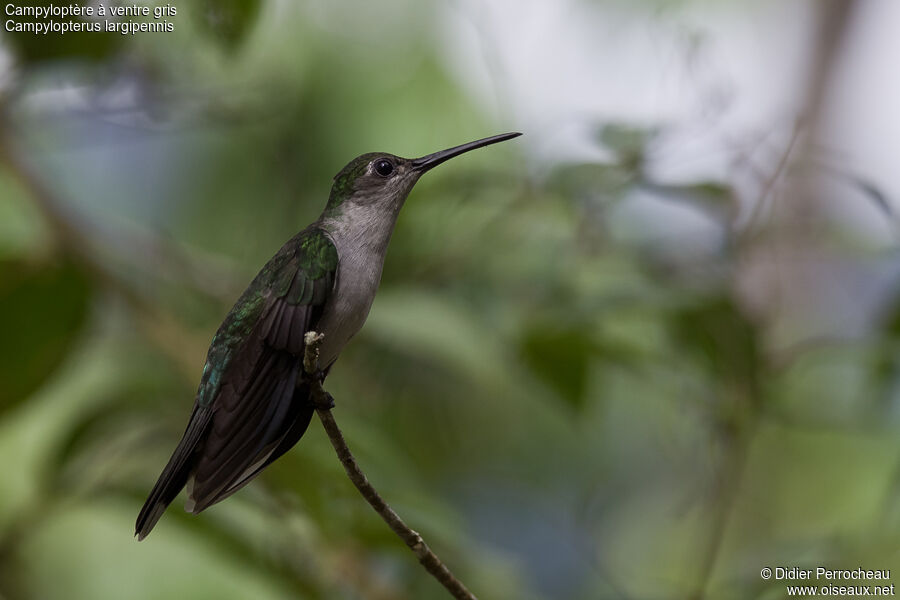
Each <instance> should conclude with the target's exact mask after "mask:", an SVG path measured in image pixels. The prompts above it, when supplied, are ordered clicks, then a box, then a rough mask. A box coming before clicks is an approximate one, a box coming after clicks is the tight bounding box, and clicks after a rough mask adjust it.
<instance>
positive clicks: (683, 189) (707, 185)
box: [642, 181, 734, 215]
mask: <svg viewBox="0 0 900 600" xmlns="http://www.w3.org/2000/svg"><path fill="white" fill-rule="evenodd" d="M642 186H643V187H644V188H645V189H647V190H649V191H651V192H654V193H655V194H658V195H659V197H660V198H662V199H663V200H671V201H677V202H685V203H688V204H693V205H694V206H696V207H697V208H699V209H701V210H702V211H703V212H705V213H712V214H713V215H722V214H723V213H728V212H730V211H731V210H733V209H734V192H733V190H732V189H731V186H729V185H727V184H725V183H722V182H718V181H701V182H698V183H691V184H687V185H666V184H657V183H653V182H648V181H644V182H642Z"/></svg>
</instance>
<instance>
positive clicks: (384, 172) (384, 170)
mask: <svg viewBox="0 0 900 600" xmlns="http://www.w3.org/2000/svg"><path fill="white" fill-rule="evenodd" d="M374 168H375V172H376V173H378V174H379V175H381V176H382V177H387V176H388V175H390V174H391V173H393V172H394V165H392V164H391V161H389V160H387V159H386V158H382V159H379V160H376V161H375V165H374Z"/></svg>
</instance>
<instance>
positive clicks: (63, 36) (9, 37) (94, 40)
mask: <svg viewBox="0 0 900 600" xmlns="http://www.w3.org/2000/svg"><path fill="white" fill-rule="evenodd" d="M16 4H17V6H23V7H24V6H28V7H33V6H37V7H40V8H47V7H50V6H51V5H54V3H53V2H50V0H36V1H31V2H20V3H16ZM56 4H57V5H58V4H60V3H56ZM64 4H66V5H68V3H64ZM85 5H86V3H85ZM96 15H97V11H96V7H95V9H94V16H95V18H96ZM3 19H4V23H6V24H7V25H6V26H7V27H15V25H14V24H18V25H22V26H25V25H27V26H33V25H34V24H40V25H41V26H43V25H54V26H60V25H62V24H68V23H69V22H70V21H71V22H73V23H78V24H82V23H84V24H93V23H98V24H99V25H100V26H102V25H103V22H102V18H101V21H93V20H91V19H90V18H87V17H86V18H84V19H82V18H80V17H79V16H70V17H65V18H63V17H59V16H50V17H48V18H46V19H45V18H37V17H33V16H15V15H4V17H3ZM9 21H12V22H13V23H14V24H9ZM125 37H126V36H123V35H122V34H120V33H113V32H110V33H106V32H93V31H70V32H66V33H59V32H49V33H39V34H35V33H34V32H33V31H15V30H13V31H8V32H7V33H6V34H5V35H4V40H5V41H6V42H8V43H9V44H11V45H12V47H13V48H14V49H15V53H16V56H17V58H18V59H19V61H20V62H22V63H26V64H34V63H41V62H47V61H53V60H65V61H72V60H73V59H83V60H92V61H100V60H104V59H106V58H108V57H109V56H110V55H111V54H112V53H113V52H115V51H116V50H117V49H118V48H119V47H120V46H121V44H122V43H123V41H124V40H123V38H125Z"/></svg>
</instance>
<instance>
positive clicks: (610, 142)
mask: <svg viewBox="0 0 900 600" xmlns="http://www.w3.org/2000/svg"><path fill="white" fill-rule="evenodd" d="M655 135H656V131H655V130H653V129H648V128H645V127H638V126H635V125H628V124H625V123H608V124H606V125H604V126H603V127H601V128H600V133H599V138H600V143H602V144H603V145H604V146H606V147H607V148H609V149H610V150H611V151H612V152H614V153H615V154H616V155H617V156H618V157H619V162H620V163H621V164H623V165H627V166H632V167H638V166H640V165H641V164H643V162H644V155H645V154H646V149H647V144H648V143H649V142H650V140H651V139H652V138H653V137H654V136H655Z"/></svg>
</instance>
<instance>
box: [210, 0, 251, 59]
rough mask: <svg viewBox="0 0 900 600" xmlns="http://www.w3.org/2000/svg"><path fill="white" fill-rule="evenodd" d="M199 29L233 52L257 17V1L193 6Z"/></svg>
mask: <svg viewBox="0 0 900 600" xmlns="http://www.w3.org/2000/svg"><path fill="white" fill-rule="evenodd" d="M194 7H195V12H196V16H197V20H198V21H199V23H200V26H201V29H203V30H205V31H206V32H207V33H209V34H210V36H211V37H213V38H214V39H215V40H216V41H218V42H219V43H220V44H221V45H222V46H223V47H224V48H225V49H226V50H233V49H234V48H236V47H237V46H238V45H240V43H241V41H243V39H244V37H245V36H246V35H247V32H248V31H249V30H250V29H251V28H252V26H253V23H254V22H255V21H256V17H257V16H258V15H259V8H260V2H259V0H218V1H215V2H214V1H211V0H204V1H202V2H198V3H196V4H195V5H194Z"/></svg>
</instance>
